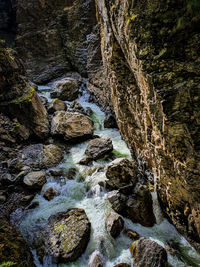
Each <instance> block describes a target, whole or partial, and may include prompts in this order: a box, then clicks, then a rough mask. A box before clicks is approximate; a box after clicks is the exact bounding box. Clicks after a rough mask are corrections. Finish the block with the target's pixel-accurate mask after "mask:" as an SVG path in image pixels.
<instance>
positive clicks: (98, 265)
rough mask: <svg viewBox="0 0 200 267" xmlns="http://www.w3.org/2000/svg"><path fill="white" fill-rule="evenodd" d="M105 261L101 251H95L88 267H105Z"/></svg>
mask: <svg viewBox="0 0 200 267" xmlns="http://www.w3.org/2000/svg"><path fill="white" fill-rule="evenodd" d="M103 266H104V261H103V256H102V255H101V253H100V252H99V251H96V250H95V251H94V252H93V253H92V255H91V256H90V258H89V263H88V266H87V267H103Z"/></svg>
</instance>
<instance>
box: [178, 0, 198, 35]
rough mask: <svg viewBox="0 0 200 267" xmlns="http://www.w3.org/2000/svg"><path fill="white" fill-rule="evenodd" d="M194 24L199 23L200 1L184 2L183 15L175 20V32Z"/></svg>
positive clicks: (186, 0) (187, 0)
mask: <svg viewBox="0 0 200 267" xmlns="http://www.w3.org/2000/svg"><path fill="white" fill-rule="evenodd" d="M195 22H198V23H199V22H200V1H199V0H185V8H184V14H183V16H181V17H180V18H178V19H177V30H181V29H184V28H186V27H187V26H190V25H191V24H192V23H195Z"/></svg>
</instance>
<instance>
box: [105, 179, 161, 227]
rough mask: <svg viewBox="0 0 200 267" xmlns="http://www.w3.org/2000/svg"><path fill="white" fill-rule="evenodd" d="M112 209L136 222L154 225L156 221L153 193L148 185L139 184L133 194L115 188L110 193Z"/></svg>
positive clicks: (149, 225)
mask: <svg viewBox="0 0 200 267" xmlns="http://www.w3.org/2000/svg"><path fill="white" fill-rule="evenodd" d="M108 200H109V202H110V203H111V207H112V209H113V210H114V211H115V212H117V213H119V214H121V215H122V216H124V217H126V218H128V219H130V220H131V221H132V222H134V223H140V224H141V225H143V226H146V227H152V226H153V225H154V224H155V223H156V219H155V216H154V213H153V202H152V198H151V194H150V192H149V190H148V187H147V186H146V185H141V184H137V185H136V186H135V188H134V189H133V190H132V192H131V194H130V195H128V194H126V195H125V194H122V193H120V192H119V191H117V190H114V191H112V192H110V193H109V194H108Z"/></svg>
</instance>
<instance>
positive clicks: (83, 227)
mask: <svg viewBox="0 0 200 267" xmlns="http://www.w3.org/2000/svg"><path fill="white" fill-rule="evenodd" d="M90 228H91V225H90V222H89V220H88V217H87V215H86V213H85V211H84V210H83V209H71V210H68V211H67V212H58V213H57V214H55V215H52V216H51V217H50V218H49V220H48V226H47V227H46V229H45V230H44V232H43V233H41V232H40V233H38V237H37V238H36V239H35V242H34V245H35V247H36V250H37V253H38V256H39V259H40V260H41V261H42V259H43V257H44V256H45V255H51V256H52V258H53V262H54V263H69V262H73V261H75V260H76V259H78V258H79V257H80V256H81V255H82V254H83V253H84V251H85V249H86V247H87V244H88V242H89V239H90Z"/></svg>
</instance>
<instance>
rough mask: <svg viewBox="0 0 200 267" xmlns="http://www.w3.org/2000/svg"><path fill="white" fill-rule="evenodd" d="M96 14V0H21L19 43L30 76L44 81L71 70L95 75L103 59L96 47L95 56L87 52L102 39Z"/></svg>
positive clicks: (18, 4)
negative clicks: (98, 62) (94, 43)
mask: <svg viewBox="0 0 200 267" xmlns="http://www.w3.org/2000/svg"><path fill="white" fill-rule="evenodd" d="M95 14H96V10H95V2H94V0H81V1H80V0H75V1H73V0H56V1H54V0H48V1H45V0H30V1H26V0H17V22H18V36H17V39H16V46H17V50H18V51H19V53H20V56H21V57H22V59H23V60H24V62H25V66H26V68H27V73H28V76H29V78H30V79H31V80H33V81H34V82H36V83H43V82H46V81H49V80H51V79H53V78H57V77H59V76H61V75H63V74H64V73H66V72H67V71H71V70H75V71H78V72H79V73H80V74H81V75H83V76H85V77H87V75H88V72H90V74H92V73H93V70H92V69H91V67H92V61H93V62H94V58H95V60H99V56H98V55H96V52H95V51H96V48H95V49H94V50H93V54H95V55H94V57H93V59H92V58H90V59H88V52H87V51H88V46H89V43H92V42H94V39H95V38H97V39H98V37H97V34H98V30H97V31H96V30H95V26H96V25H97V21H96V15H95ZM93 47H94V46H93ZM90 49H91V45H90ZM97 52H98V51H97ZM87 62H88V63H87ZM101 65H102V64H101Z"/></svg>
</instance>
